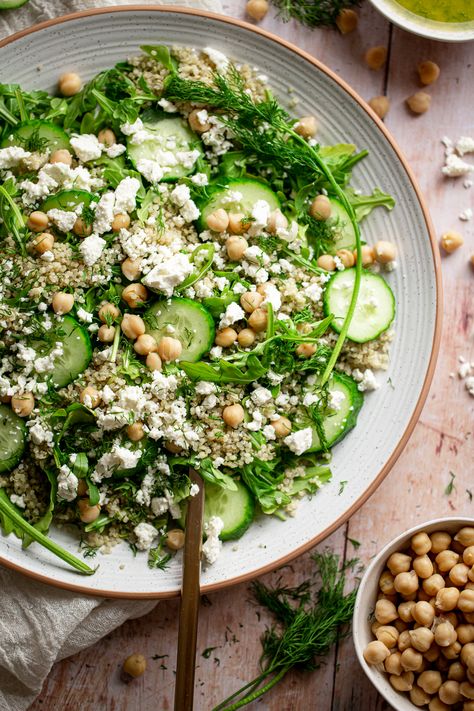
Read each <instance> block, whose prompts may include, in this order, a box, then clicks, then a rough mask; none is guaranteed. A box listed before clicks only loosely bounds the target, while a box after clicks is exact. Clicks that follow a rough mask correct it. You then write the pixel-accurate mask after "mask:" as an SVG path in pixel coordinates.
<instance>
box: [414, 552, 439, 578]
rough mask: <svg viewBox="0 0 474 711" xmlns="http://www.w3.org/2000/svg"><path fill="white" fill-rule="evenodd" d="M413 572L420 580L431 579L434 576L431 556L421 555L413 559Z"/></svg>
mask: <svg viewBox="0 0 474 711" xmlns="http://www.w3.org/2000/svg"><path fill="white" fill-rule="evenodd" d="M413 570H414V571H415V573H416V574H417V575H418V577H420V578H429V577H431V576H432V575H433V573H434V570H433V563H432V562H431V560H430V558H429V556H427V555H426V554H425V555H419V556H417V557H416V558H414V559H413Z"/></svg>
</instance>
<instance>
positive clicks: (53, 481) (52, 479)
mask: <svg viewBox="0 0 474 711" xmlns="http://www.w3.org/2000/svg"><path fill="white" fill-rule="evenodd" d="M44 471H45V474H46V476H47V477H48V481H49V485H50V489H49V504H48V507H47V509H46V511H45V512H44V514H43V515H42V516H41V518H40V519H39V520H38V521H36V523H35V524H34V527H35V528H36V530H37V531H40V532H41V533H48V531H49V527H50V526H51V523H52V520H53V513H54V507H55V506H56V498H57V494H58V482H57V478H56V475H55V474H54V472H53V471H51V469H49V468H46V469H45V470H44ZM32 542H33V538H32V537H31V536H30V535H28V533H24V534H23V548H27V547H28V546H29V545H30V543H32Z"/></svg>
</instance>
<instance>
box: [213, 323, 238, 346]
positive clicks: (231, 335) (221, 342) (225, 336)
mask: <svg viewBox="0 0 474 711" xmlns="http://www.w3.org/2000/svg"><path fill="white" fill-rule="evenodd" d="M236 340H237V331H234V329H233V328H230V327H229V326H228V327H227V328H223V329H222V331H217V333H216V338H215V341H214V343H215V344H216V346H222V347H223V348H228V347H229V346H232V345H233V344H234V343H235V341H236Z"/></svg>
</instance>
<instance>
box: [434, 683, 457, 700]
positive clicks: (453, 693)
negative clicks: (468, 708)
mask: <svg viewBox="0 0 474 711" xmlns="http://www.w3.org/2000/svg"><path fill="white" fill-rule="evenodd" d="M438 695H439V698H440V699H441V701H443V702H444V703H445V704H448V705H454V704H457V703H459V701H461V692H460V685H459V683H458V682H457V681H453V680H451V681H445V682H444V684H441V686H440V687H439V691H438Z"/></svg>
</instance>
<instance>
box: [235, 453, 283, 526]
mask: <svg viewBox="0 0 474 711" xmlns="http://www.w3.org/2000/svg"><path fill="white" fill-rule="evenodd" d="M280 464H281V463H280V460H279V458H276V459H273V460H272V461H271V462H266V461H262V460H261V459H257V458H255V459H254V460H253V462H252V463H251V464H244V466H243V467H242V469H241V475H242V479H243V480H244V482H245V484H247V486H248V488H249V489H250V491H251V492H252V494H253V495H254V496H255V498H256V500H257V501H258V503H259V504H260V507H261V509H262V511H263V513H265V514H273V513H276V512H277V511H278V510H279V509H281V508H283V507H285V506H287V505H288V504H289V503H290V501H291V497H290V496H289V495H288V494H287V493H286V492H283V491H280V490H279V489H278V485H279V484H281V482H282V481H283V479H284V478H285V474H284V471H283V468H282V467H281V466H279V465H280ZM277 469H278V470H279V471H280V473H279V474H277V473H276V470H277Z"/></svg>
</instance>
